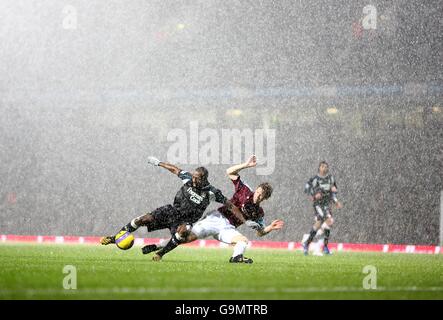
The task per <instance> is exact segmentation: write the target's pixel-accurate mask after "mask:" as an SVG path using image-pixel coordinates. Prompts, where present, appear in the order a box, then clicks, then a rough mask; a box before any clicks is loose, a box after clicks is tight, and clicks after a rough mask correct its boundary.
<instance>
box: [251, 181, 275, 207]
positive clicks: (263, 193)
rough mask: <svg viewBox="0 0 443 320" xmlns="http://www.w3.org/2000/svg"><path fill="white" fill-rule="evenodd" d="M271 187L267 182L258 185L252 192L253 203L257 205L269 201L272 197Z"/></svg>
mask: <svg viewBox="0 0 443 320" xmlns="http://www.w3.org/2000/svg"><path fill="white" fill-rule="evenodd" d="M272 190H273V189H272V186H271V184H270V183H269V182H263V183H260V184H259V185H258V187H257V189H255V192H254V203H256V204H259V203H260V202H262V201H264V200H266V199H269V198H270V197H271V195H272Z"/></svg>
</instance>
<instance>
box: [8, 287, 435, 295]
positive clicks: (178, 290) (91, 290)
mask: <svg viewBox="0 0 443 320" xmlns="http://www.w3.org/2000/svg"><path fill="white" fill-rule="evenodd" d="M441 291H443V287H424V288H420V287H392V288H387V287H379V288H377V289H373V290H368V289H363V288H358V287H331V288H328V287H323V288H322V287H307V288H266V289H263V290H255V289H247V288H205V287H201V288H95V289H94V288H85V289H76V290H64V289H54V288H49V289H17V290H0V295H8V294H13V293H16V294H17V293H24V294H26V295H38V294H55V293H57V294H60V293H66V294H73V295H74V294H76V293H79V294H109V293H117V294H124V293H127V294H150V293H157V294H159V293H160V294H161V293H163V294H167V293H281V292H284V293H316V292H325V293H328V292H331V293H348V292H368V293H369V292H371V293H376V292H441Z"/></svg>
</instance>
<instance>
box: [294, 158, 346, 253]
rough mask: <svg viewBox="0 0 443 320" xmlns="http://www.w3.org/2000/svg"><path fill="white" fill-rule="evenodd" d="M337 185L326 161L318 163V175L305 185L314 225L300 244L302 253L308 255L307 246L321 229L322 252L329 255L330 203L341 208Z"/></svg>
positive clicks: (332, 221) (331, 221)
mask: <svg viewBox="0 0 443 320" xmlns="http://www.w3.org/2000/svg"><path fill="white" fill-rule="evenodd" d="M337 192H338V189H337V183H336V181H335V178H334V177H333V176H332V174H330V173H329V165H328V163H327V162H326V161H322V162H320V164H319V166H318V174H317V175H316V176H314V177H312V178H311V179H309V181H308V182H307V183H306V185H305V193H307V194H308V196H309V199H310V200H311V201H312V202H313V206H314V218H315V223H314V225H313V226H312V229H311V232H310V233H309V237H308V239H307V240H306V241H305V242H303V243H302V245H303V252H304V254H305V255H308V252H309V244H310V243H311V242H312V240H314V237H315V236H316V234H317V231H318V230H319V229H320V228H321V229H322V230H323V232H324V246H323V252H324V253H325V254H330V251H329V248H328V242H329V236H330V234H331V227H332V224H333V223H334V219H333V218H332V212H331V203H334V204H335V207H336V208H337V209H340V208H342V204H341V203H340V202H339V201H338V199H337Z"/></svg>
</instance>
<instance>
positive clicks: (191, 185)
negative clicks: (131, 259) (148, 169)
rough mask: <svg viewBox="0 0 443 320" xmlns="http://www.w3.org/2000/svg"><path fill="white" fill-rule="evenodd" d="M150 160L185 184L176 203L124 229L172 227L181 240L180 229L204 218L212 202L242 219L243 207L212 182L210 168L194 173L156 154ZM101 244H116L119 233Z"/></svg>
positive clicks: (104, 239)
mask: <svg viewBox="0 0 443 320" xmlns="http://www.w3.org/2000/svg"><path fill="white" fill-rule="evenodd" d="M148 163H149V164H151V165H154V166H160V167H162V168H165V169H167V170H169V171H170V172H172V173H173V174H175V175H177V176H178V177H179V178H180V179H181V180H182V182H183V186H182V187H181V188H180V190H179V191H178V192H177V194H176V195H175V198H174V202H173V204H168V205H165V206H162V207H159V208H157V209H155V210H154V211H152V212H150V213H147V214H144V215H142V216H139V217H137V218H135V219H133V220H131V222H129V223H128V224H127V225H125V226H124V227H123V228H122V229H121V230H120V231H122V230H124V231H128V232H134V231H135V230H137V229H138V228H139V227H141V226H146V227H147V229H148V232H151V231H154V230H160V229H169V230H170V231H171V235H172V238H171V239H173V240H174V241H177V242H179V240H180V239H181V238H180V236H179V235H178V233H177V230H182V229H183V230H187V229H190V226H191V225H192V224H193V223H195V222H196V221H198V220H199V219H200V218H201V216H202V215H203V213H204V211H205V210H206V208H207V207H208V206H209V204H210V201H216V202H219V203H221V204H224V205H225V206H226V207H228V208H229V209H230V210H232V211H233V212H234V214H237V215H238V216H239V217H240V218H241V212H240V210H239V209H238V208H236V207H235V206H234V205H233V204H232V202H231V201H229V200H228V199H227V198H226V197H225V196H224V195H223V194H222V192H221V191H220V190H219V189H217V188H215V187H213V186H212V185H211V184H210V183H209V182H208V170H206V168H204V167H199V168H197V169H195V170H194V172H193V173H190V172H187V171H183V170H181V169H179V168H178V167H176V166H174V165H172V164H169V163H166V162H161V161H160V160H158V159H156V158H154V157H149V158H148ZM176 237H178V239H177V238H176ZM100 243H101V244H103V245H108V244H111V243H115V236H108V237H103V238H102V239H101V240H100Z"/></svg>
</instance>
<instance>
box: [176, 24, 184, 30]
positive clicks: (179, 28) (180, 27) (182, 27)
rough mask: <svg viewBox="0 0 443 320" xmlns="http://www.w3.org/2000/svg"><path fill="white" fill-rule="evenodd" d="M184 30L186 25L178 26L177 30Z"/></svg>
mask: <svg viewBox="0 0 443 320" xmlns="http://www.w3.org/2000/svg"><path fill="white" fill-rule="evenodd" d="M184 28H185V25H184V24H183V23H179V24H177V29H178V30H183V29H184Z"/></svg>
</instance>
